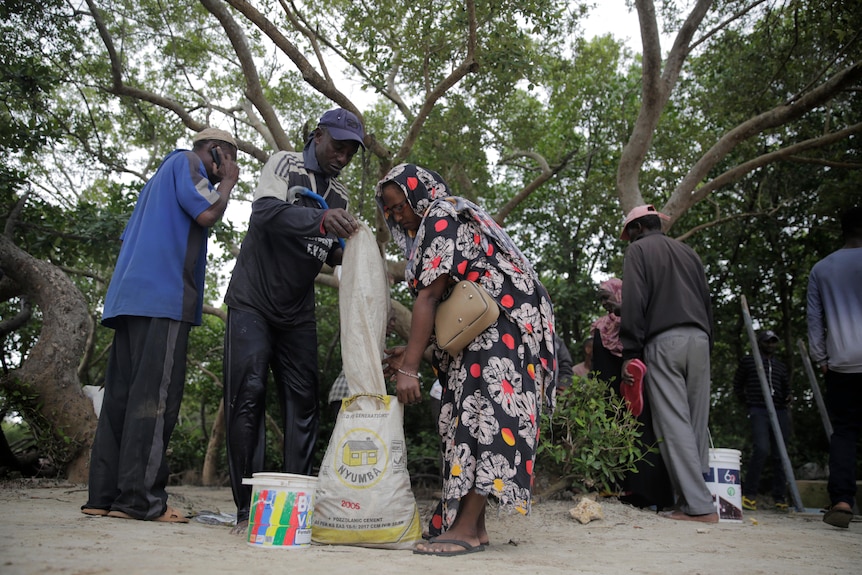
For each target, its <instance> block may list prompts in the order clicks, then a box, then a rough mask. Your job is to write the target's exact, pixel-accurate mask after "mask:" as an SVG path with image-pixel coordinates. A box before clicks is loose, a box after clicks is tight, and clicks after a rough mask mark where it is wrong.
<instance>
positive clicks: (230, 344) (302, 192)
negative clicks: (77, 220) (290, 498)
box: [224, 108, 365, 534]
mask: <svg viewBox="0 0 862 575" xmlns="http://www.w3.org/2000/svg"><path fill="white" fill-rule="evenodd" d="M364 139H365V130H364V129H363V127H362V124H361V123H360V121H359V119H358V118H357V117H356V116H355V115H354V114H353V113H352V112H350V111H348V110H344V109H341V108H338V109H335V110H330V111H328V112H326V113H325V114H323V116H322V117H321V118H320V121H319V122H318V125H317V128H316V129H315V130H314V131H313V132H312V134H311V135H310V136H309V138H308V141H307V142H306V145H305V149H304V150H303V151H302V152H286V151H281V152H278V153H276V154H274V155H273V156H272V157H271V158H270V159H269V161H267V163H266V165H264V167H263V170H262V172H261V175H260V181H259V182H258V185H257V189H256V190H255V193H254V201H253V202H252V212H251V219H250V221H249V228H248V233H247V234H246V236H245V239H244V240H243V243H242V249H241V251H240V253H239V256H238V257H237V261H236V267H235V268H234V270H233V274H232V276H231V281H230V285H229V286H228V290H227V294H226V296H225V303H227V305H228V317H227V328H226V331H225V360H224V399H225V401H224V404H225V425H226V428H227V455H228V465H229V469H230V479H231V488H232V489H233V497H234V502H235V503H236V506H237V526H236V528H235V530H234V532H235V533H238V534H245V533H246V527H247V525H248V516H249V506H250V503H251V487H250V486H248V485H243V484H242V479H243V477H251V476H252V474H253V473H257V472H260V471H263V463H264V461H263V456H264V423H265V418H264V414H265V399H266V383H267V377H268V374H269V370H270V369H272V372H273V376H274V380H275V385H276V387H277V391H278V398H279V407H280V408H281V412H282V416H283V417H282V421H283V429H282V431H283V432H284V452H283V464H282V471H283V472H285V473H295V474H299V475H311V466H312V462H313V457H314V446H315V443H316V441H317V433H318V422H319V401H318V381H317V324H316V322H315V317H314V278H315V277H317V275H318V273H320V270H321V268H322V267H323V264H324V263H326V264H329V265H333V266H334V265H337V264H340V263H341V257H342V253H343V252H342V248H341V246H340V244H339V238H347V237H349V236H350V235H352V234H353V233H354V232H355V231H356V230H357V229H358V226H357V222H356V219H355V218H354V217H353V216H352V215H351V214H350V213H349V212H348V211H347V209H346V208H347V199H348V192H347V189H346V188H345V187H344V185H343V184H341V183H340V182H339V181H338V180H337V177H338V175H339V173H340V172H341V170H342V169H344V167H345V166H347V164H349V163H350V160H351V159H352V158H353V155H354V154H355V153H356V152H357V151H358V149H359V148H360V147H363V148H364V147H365V144H364Z"/></svg>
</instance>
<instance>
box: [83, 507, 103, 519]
mask: <svg viewBox="0 0 862 575" xmlns="http://www.w3.org/2000/svg"><path fill="white" fill-rule="evenodd" d="M81 513H83V514H84V515H89V516H90V517H104V516H105V515H107V514H108V510H107V509H99V508H98V507H81Z"/></svg>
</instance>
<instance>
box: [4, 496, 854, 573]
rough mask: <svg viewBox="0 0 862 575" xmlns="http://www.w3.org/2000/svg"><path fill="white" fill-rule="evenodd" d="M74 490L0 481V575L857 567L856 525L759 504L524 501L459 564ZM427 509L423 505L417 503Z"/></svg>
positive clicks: (211, 502)
mask: <svg viewBox="0 0 862 575" xmlns="http://www.w3.org/2000/svg"><path fill="white" fill-rule="evenodd" d="M169 493H170V495H171V504H172V505H173V506H175V507H178V508H180V509H182V510H184V511H185V512H187V513H193V512H199V511H202V510H210V511H221V512H226V513H231V512H233V511H234V509H233V504H232V500H231V495H230V490H229V489H225V488H219V489H210V488H205V487H172V488H170V489H169ZM85 499H86V489H85V487H84V486H79V485H71V484H57V483H50V484H46V483H42V484H32V483H17V484H5V485H3V486H2V487H0V508H2V510H3V514H4V517H5V521H3V523H2V524H0V573H2V574H3V575H23V574H27V575H31V574H42V573H52V574H75V575H90V574H101V573H122V574H123V575H131V574H138V573H166V574H170V575H174V574H194V575H197V574H200V575H204V574H206V575H209V574H214V573H243V574H248V573H261V574H281V573H302V574H303V575H314V574H317V573H320V574H324V573H325V574H327V575H332V574H335V575H347V574H350V575H363V574H374V575H403V574H405V573H412V574H419V573H427V574H429V575H430V574H436V573H443V572H444V570H445V572H447V573H456V574H458V573H464V574H467V573H469V574H470V575H483V574H486V573H487V574H492V573H493V574H498V573H499V574H509V573H518V572H522V573H528V574H533V573H539V574H543V573H574V574H580V573H583V574H594V575H618V574H622V573H637V574H647V573H649V574H656V575H666V574H669V575H674V574H713V573H714V574H721V575H729V574H733V575H742V574H746V575H749V574H761V573H781V574H800V575H803V574H804V575H809V574H821V573H824V574H825V573H829V574H833V573H848V574H849V573H860V572H862V523H859V522H854V523H852V524H851V525H850V528H849V529H846V530H842V529H838V528H834V527H830V526H828V525H826V524H825V523H823V522H822V521H821V520H820V518H819V517H816V516H807V515H798V514H795V513H792V512H791V513H780V512H775V511H758V512H754V513H748V512H747V514H746V517H745V520H744V522H743V523H742V524H731V523H721V524H718V525H709V526H704V525H701V524H695V523H687V522H678V521H671V520H668V519H663V518H661V517H658V516H656V515H655V514H654V513H651V512H648V511H641V510H639V509H635V508H632V507H628V506H625V505H622V504H620V503H617V502H613V501H603V502H602V508H603V512H604V519H602V520H596V521H593V522H591V523H589V524H587V525H581V524H580V523H578V522H576V521H574V520H572V519H571V518H570V517H569V515H568V510H569V509H570V508H572V507H573V506H574V504H573V503H570V502H566V501H548V502H544V503H538V504H536V505H535V506H534V509H533V515H532V516H530V517H528V518H524V517H520V516H517V515H516V516H508V515H505V516H497V515H495V514H491V516H490V517H489V531H490V535H491V541H492V545H491V546H490V547H489V548H488V549H487V551H485V552H483V553H476V554H472V555H468V556H464V557H461V558H459V559H453V558H441V557H424V556H418V555H413V554H412V553H410V552H409V551H385V550H376V549H365V548H360V547H343V546H312V547H311V548H308V549H301V550H280V549H279V550H270V549H259V548H252V547H249V546H248V545H246V544H245V542H244V540H243V538H242V537H239V536H235V535H230V534H229V528H228V527H223V526H213V525H205V524H203V523H198V522H192V523H189V524H184V525H183V524H164V523H151V522H143V521H128V520H122V519H112V518H104V517H101V518H95V517H87V516H84V515H82V514H81V513H80V511H79V508H80V506H81V504H82V503H83V502H84V501H85ZM419 503H420V511H422V512H427V510H428V509H429V508H430V501H427V500H420V502H419Z"/></svg>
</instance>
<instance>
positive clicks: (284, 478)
mask: <svg viewBox="0 0 862 575" xmlns="http://www.w3.org/2000/svg"><path fill="white" fill-rule="evenodd" d="M242 482H243V484H244V485H251V486H253V488H252V493H251V507H250V508H249V516H248V534H247V539H246V542H247V543H248V544H249V545H251V546H252V547H259V548H266V549H303V548H305V547H308V546H309V545H311V520H312V515H313V514H314V490H315V488H316V487H317V478H316V477H309V476H307V475H294V474H291V473H255V474H254V475H252V477H251V479H249V478H244V479H243V480H242Z"/></svg>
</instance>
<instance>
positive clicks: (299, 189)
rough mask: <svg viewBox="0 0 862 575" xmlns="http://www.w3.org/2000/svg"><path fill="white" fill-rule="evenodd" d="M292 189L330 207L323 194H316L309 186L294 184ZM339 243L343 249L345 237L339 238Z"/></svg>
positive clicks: (326, 208)
mask: <svg viewBox="0 0 862 575" xmlns="http://www.w3.org/2000/svg"><path fill="white" fill-rule="evenodd" d="M291 190H292V191H294V192H296V195H298V196H305V197H306V198H311V199H312V200H314V201H315V202H317V203H318V204H319V205H320V207H321V208H323V209H324V210H328V209H329V204H327V203H326V200H324V199H323V196H321V195H320V194H315V193H314V192H312V191H311V190H309V189H308V188H303V187H302V186H293V188H291ZM338 243H339V245H340V246H341V249H344V238H338Z"/></svg>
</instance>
